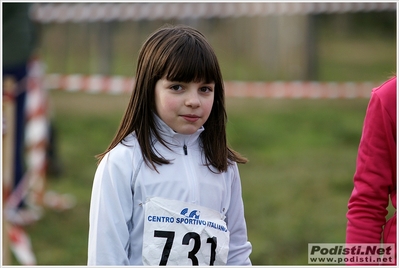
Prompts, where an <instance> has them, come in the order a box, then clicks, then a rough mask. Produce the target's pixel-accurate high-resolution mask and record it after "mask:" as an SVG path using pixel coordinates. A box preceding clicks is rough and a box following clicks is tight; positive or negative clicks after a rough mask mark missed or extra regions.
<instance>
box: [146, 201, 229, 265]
mask: <svg viewBox="0 0 399 268" xmlns="http://www.w3.org/2000/svg"><path fill="white" fill-rule="evenodd" d="M144 209H145V219H144V235H143V264H144V265H156V266H158V265H184V266H189V265H226V263H227V255H228V252H229V237H230V235H229V234H230V232H229V230H227V226H226V222H225V221H224V220H223V218H224V217H223V216H222V215H221V214H220V213H219V212H217V211H214V210H211V209H209V208H205V207H202V206H198V205H195V204H189V203H184V202H181V201H175V200H168V199H163V198H159V197H154V198H150V199H148V200H147V202H146V203H145V204H144Z"/></svg>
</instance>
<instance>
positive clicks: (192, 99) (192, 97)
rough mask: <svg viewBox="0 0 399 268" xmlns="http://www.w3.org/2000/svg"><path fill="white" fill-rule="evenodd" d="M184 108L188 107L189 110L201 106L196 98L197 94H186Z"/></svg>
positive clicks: (197, 97)
mask: <svg viewBox="0 0 399 268" xmlns="http://www.w3.org/2000/svg"><path fill="white" fill-rule="evenodd" d="M185 104H186V106H189V107H191V108H198V107H200V106H201V102H200V99H199V96H198V93H197V92H191V93H189V94H187V99H186V103H185Z"/></svg>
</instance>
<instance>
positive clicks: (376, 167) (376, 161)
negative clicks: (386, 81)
mask: <svg viewBox="0 0 399 268" xmlns="http://www.w3.org/2000/svg"><path fill="white" fill-rule="evenodd" d="M395 90H396V89H395ZM392 101H395V100H392ZM394 125H395V123H393V120H392V118H391V116H390V115H389V113H388V112H387V109H386V107H384V104H383V102H382V101H381V98H380V96H379V94H377V93H376V91H373V93H372V95H371V99H370V102H369V105H368V108H367V111H366V116H365V119H364V124H363V131H362V137H361V140H360V144H359V150H358V156H357V162H356V171H355V175H354V178H353V180H354V188H353V191H352V194H351V196H350V199H349V202H348V212H347V219H348V222H347V229H346V243H380V241H381V233H382V230H383V226H384V224H385V222H386V219H385V217H386V215H387V213H388V211H387V206H388V205H389V194H390V193H391V192H392V191H394V190H395V191H396V185H393V181H395V180H396V178H395V177H396V175H395V173H396V171H395V167H393V166H392V165H394V164H395V162H396V161H395V160H394V159H393V158H394V155H395V151H396V140H395V138H396V137H395V134H394V133H396V129H393V126H394ZM395 128H396V127H395Z"/></svg>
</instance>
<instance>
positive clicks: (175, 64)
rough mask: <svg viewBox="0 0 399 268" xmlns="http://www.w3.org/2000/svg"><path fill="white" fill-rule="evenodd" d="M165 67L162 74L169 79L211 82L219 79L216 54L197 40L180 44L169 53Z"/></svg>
mask: <svg viewBox="0 0 399 268" xmlns="http://www.w3.org/2000/svg"><path fill="white" fill-rule="evenodd" d="M191 41H192V40H191ZM165 67H166V68H165V71H164V75H165V76H166V78H167V79H168V80H169V81H179V82H186V83H188V82H191V81H193V82H205V83H212V82H216V81H217V80H219V79H218V77H217V76H218V74H219V73H220V71H219V65H218V62H217V59H216V56H215V55H214V53H213V51H211V49H210V48H208V47H207V46H205V45H204V44H199V43H198V42H197V41H194V42H185V43H183V44H180V46H179V47H178V48H177V50H176V51H174V53H170V57H169V58H168V60H167V62H165Z"/></svg>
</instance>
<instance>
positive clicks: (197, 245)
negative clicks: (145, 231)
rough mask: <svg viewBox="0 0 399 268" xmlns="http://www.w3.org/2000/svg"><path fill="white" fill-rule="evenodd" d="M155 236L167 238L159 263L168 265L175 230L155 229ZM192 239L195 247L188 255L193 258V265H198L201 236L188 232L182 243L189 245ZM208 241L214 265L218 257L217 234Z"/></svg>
mask: <svg viewBox="0 0 399 268" xmlns="http://www.w3.org/2000/svg"><path fill="white" fill-rule="evenodd" d="M154 237H161V238H166V242H165V246H164V248H163V250H162V256H161V260H160V262H159V265H166V264H167V262H168V258H169V255H170V251H171V250H172V246H173V240H174V239H175V232H170V231H157V230H155V231H154ZM190 240H194V246H193V249H192V250H191V251H189V252H188V254H187V257H188V258H189V259H191V262H192V264H193V265H198V259H197V257H196V254H197V252H198V251H199V250H200V248H201V237H200V235H199V234H197V233H195V232H188V233H186V234H185V235H184V236H183V239H182V245H189V243H190ZM206 242H207V243H209V244H211V252H210V260H209V265H210V266H213V265H214V263H215V258H216V247H217V238H216V237H215V236H214V237H209V238H208V239H207V240H206Z"/></svg>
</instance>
